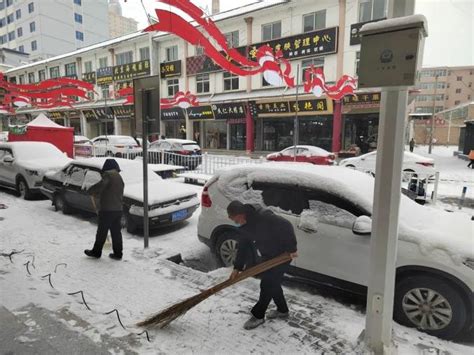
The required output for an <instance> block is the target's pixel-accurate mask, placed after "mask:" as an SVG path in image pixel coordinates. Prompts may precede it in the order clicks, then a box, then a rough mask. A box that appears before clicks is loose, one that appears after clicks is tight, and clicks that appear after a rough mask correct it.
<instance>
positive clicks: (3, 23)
mask: <svg viewBox="0 0 474 355" xmlns="http://www.w3.org/2000/svg"><path fill="white" fill-rule="evenodd" d="M6 24H7V20H5V17H4V18H1V19H0V28H2V27H3V26H5V25H6Z"/></svg>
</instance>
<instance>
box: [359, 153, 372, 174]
mask: <svg viewBox="0 0 474 355" xmlns="http://www.w3.org/2000/svg"><path fill="white" fill-rule="evenodd" d="M376 160H377V155H376V154H375V152H374V153H369V154H366V155H363V156H361V157H360V160H359V164H357V166H356V168H357V170H360V171H363V172H371V173H374V174H375V163H376Z"/></svg>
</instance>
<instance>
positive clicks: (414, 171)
mask: <svg viewBox="0 0 474 355" xmlns="http://www.w3.org/2000/svg"><path fill="white" fill-rule="evenodd" d="M376 161H377V151H373V152H370V153H367V154H363V155H360V156H358V157H354V158H347V159H344V160H341V161H340V162H339V165H340V166H345V167H347V168H352V169H357V170H360V171H363V172H366V173H371V174H372V175H375V162H376ZM434 166H435V162H434V159H431V158H425V157H423V156H421V155H418V154H414V153H410V152H403V167H402V169H403V173H404V174H403V180H404V181H408V180H409V179H410V178H411V177H419V178H421V179H426V178H430V177H431V176H433V175H434V174H435V173H436V170H435V168H434Z"/></svg>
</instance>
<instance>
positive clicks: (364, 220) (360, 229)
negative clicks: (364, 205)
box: [352, 216, 372, 235]
mask: <svg viewBox="0 0 474 355" xmlns="http://www.w3.org/2000/svg"><path fill="white" fill-rule="evenodd" d="M352 232H353V233H354V234H357V235H370V233H371V232H372V219H371V218H370V217H369V216H360V217H358V218H357V219H356V220H355V222H354V224H353V225H352Z"/></svg>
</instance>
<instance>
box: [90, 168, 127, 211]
mask: <svg viewBox="0 0 474 355" xmlns="http://www.w3.org/2000/svg"><path fill="white" fill-rule="evenodd" d="M104 167H105V164H104ZM117 167H118V165H117ZM104 170H105V169H103V172H102V180H100V181H99V182H98V183H97V184H95V185H94V186H92V187H90V188H89V190H88V193H89V194H91V195H95V196H99V197H100V207H99V209H100V211H104V212H105V211H122V208H123V207H122V204H123V190H124V183H123V180H122V177H121V176H120V174H119V172H118V170H115V169H113V170H105V171H104Z"/></svg>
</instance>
